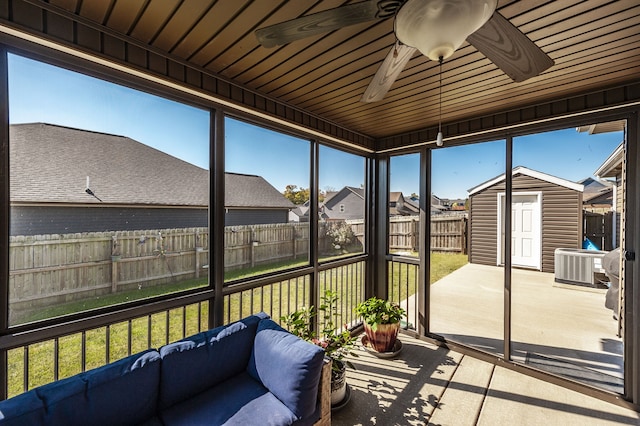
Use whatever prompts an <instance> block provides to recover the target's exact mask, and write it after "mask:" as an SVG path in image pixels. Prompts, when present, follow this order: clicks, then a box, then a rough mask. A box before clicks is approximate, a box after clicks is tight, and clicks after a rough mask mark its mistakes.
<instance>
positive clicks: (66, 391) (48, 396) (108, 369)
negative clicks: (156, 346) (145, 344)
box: [36, 350, 160, 426]
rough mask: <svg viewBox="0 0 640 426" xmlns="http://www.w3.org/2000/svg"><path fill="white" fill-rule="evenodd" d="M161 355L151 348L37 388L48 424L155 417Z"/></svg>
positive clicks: (136, 421) (110, 422) (124, 421)
mask: <svg viewBox="0 0 640 426" xmlns="http://www.w3.org/2000/svg"><path fill="white" fill-rule="evenodd" d="M159 379H160V354H159V353H158V352H157V351H155V350H148V351H145V352H142V353H140V354H136V355H132V356H130V357H127V358H124V359H121V360H119V361H116V362H113V363H110V364H107V365H105V366H103V367H99V368H96V369H94V370H90V371H87V372H86V373H81V374H78V375H76V376H72V377H69V378H67V379H63V380H60V381H57V382H53V383H50V384H48V385H44V386H41V387H39V388H37V389H36V392H37V394H38V396H39V397H40V398H41V399H42V400H43V401H44V404H45V407H46V416H45V420H46V423H47V424H60V425H62V424H64V425H66V426H67V425H68V426H71V425H86V424H88V423H90V424H92V425H114V424H131V425H135V424H139V423H142V422H145V421H147V420H148V419H150V418H153V417H154V416H155V413H156V410H157V400H158V391H159Z"/></svg>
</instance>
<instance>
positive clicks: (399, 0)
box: [255, 0, 554, 102]
mask: <svg viewBox="0 0 640 426" xmlns="http://www.w3.org/2000/svg"><path fill="white" fill-rule="evenodd" d="M497 1H498V0H367V1H362V2H358V3H351V4H348V5H344V6H340V7H337V8H334V9H328V10H325V11H322V12H318V13H314V14H311V15H306V16H303V17H301V18H297V19H293V20H290V21H285V22H282V23H279V24H275V25H271V26H269V27H265V28H261V29H258V30H257V31H256V32H255V34H256V37H257V38H258V41H259V42H260V44H261V45H262V46H264V47H274V46H278V45H282V44H286V43H290V42H292V41H295V40H300V39H302V38H305V37H309V36H313V35H317V34H322V33H325V32H328V31H333V30H337V29H340V28H342V27H345V26H348V25H354V24H358V23H361V22H367V21H371V20H383V19H388V18H391V17H394V32H395V35H396V39H397V41H396V43H395V45H394V46H393V47H392V48H391V51H390V52H389V53H388V54H387V56H386V58H385V60H384V61H383V62H382V64H381V65H380V68H379V69H378V71H377V73H376V75H375V76H374V78H373V80H372V81H371V82H370V83H369V86H368V87H367V90H366V91H365V93H364V94H363V95H362V98H361V99H360V100H361V101H362V102H374V101H379V100H381V99H383V98H384V96H385V94H386V93H387V91H388V90H389V89H390V87H391V85H392V84H393V82H394V81H395V80H396V78H397V77H398V74H400V72H401V71H402V69H403V68H404V67H405V65H406V64H407V62H408V61H409V59H411V57H412V56H413V54H414V52H415V51H416V50H419V51H420V52H421V53H422V54H423V55H425V56H427V57H428V58H429V59H431V60H434V61H439V62H440V63H441V64H442V61H443V60H444V59H447V58H448V57H450V56H451V55H452V54H453V53H454V52H455V50H456V49H458V48H459V47H460V46H461V45H462V43H464V41H465V40H466V41H468V42H469V43H470V44H471V45H472V46H473V47H475V48H476V49H478V51H480V52H481V53H483V54H484V55H485V56H486V57H487V58H489V60H491V61H492V62H493V63H494V64H495V65H496V66H497V67H498V68H500V69H501V70H502V71H503V72H504V73H505V74H507V75H508V76H509V77H511V79H512V80H514V81H516V82H521V81H524V80H527V79H529V78H531V77H534V76H536V75H538V74H540V73H541V72H543V71H544V70H546V69H548V68H549V67H551V66H552V65H553V64H554V62H553V60H552V59H551V58H550V57H549V56H548V55H547V54H546V53H544V52H543V51H542V49H540V48H539V47H538V46H536V45H535V43H533V42H532V41H531V40H530V39H529V38H528V37H527V36H526V35H525V34H524V33H522V32H521V31H520V30H519V29H518V28H517V27H515V26H514V25H513V24H511V22H509V21H508V20H507V19H506V18H505V17H504V16H502V15H501V14H500V13H499V12H497V11H496V6H497Z"/></svg>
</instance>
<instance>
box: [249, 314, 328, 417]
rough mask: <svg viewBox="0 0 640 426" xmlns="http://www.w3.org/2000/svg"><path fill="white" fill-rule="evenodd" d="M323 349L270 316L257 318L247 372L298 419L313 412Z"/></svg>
mask: <svg viewBox="0 0 640 426" xmlns="http://www.w3.org/2000/svg"><path fill="white" fill-rule="evenodd" d="M323 359H324V350H322V349H321V348H320V347H318V346H316V345H313V344H311V343H309V342H306V341H304V340H302V339H300V338H299V337H296V336H294V335H293V334H291V333H289V332H288V331H286V330H285V329H283V328H282V327H280V326H279V325H278V324H276V323H275V322H273V321H272V320H270V319H267V320H263V321H260V324H258V330H257V332H256V337H255V342H254V347H253V352H252V354H251V360H250V362H249V366H248V369H247V371H248V372H249V374H250V375H251V376H252V377H253V378H254V379H256V380H258V381H260V382H261V383H262V384H263V385H264V386H266V387H267V389H269V391H270V392H271V393H273V394H274V395H275V396H276V397H277V398H278V399H279V400H280V401H282V402H283V403H284V404H285V405H286V406H287V407H289V409H290V410H291V411H292V412H293V413H294V414H295V415H296V416H297V417H298V418H307V417H310V416H312V415H313V413H314V412H315V411H316V404H317V396H318V385H319V383H320V374H321V373H322V363H323Z"/></svg>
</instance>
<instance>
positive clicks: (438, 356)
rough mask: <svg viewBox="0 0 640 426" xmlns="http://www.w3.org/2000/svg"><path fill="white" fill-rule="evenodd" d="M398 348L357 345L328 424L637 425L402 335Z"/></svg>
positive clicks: (623, 415)
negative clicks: (391, 352) (341, 402)
mask: <svg viewBox="0 0 640 426" xmlns="http://www.w3.org/2000/svg"><path fill="white" fill-rule="evenodd" d="M400 339H401V340H402V342H403V348H402V351H401V353H400V354H399V355H398V356H397V357H396V358H395V359H380V358H378V357H375V356H373V355H371V354H370V353H369V352H367V351H365V350H364V349H362V348H361V347H360V348H359V349H360V350H359V351H358V354H359V355H360V356H359V357H358V358H352V359H351V360H352V362H353V363H354V365H355V367H356V370H348V372H347V382H348V383H349V386H350V389H351V399H350V401H349V403H348V404H347V405H346V406H344V407H343V408H341V409H340V410H336V411H334V412H333V414H332V423H331V424H332V425H336V426H342V425H345V426H346V425H384V426H387V425H425V424H429V425H443V426H444V425H452V426H464V425H491V426H495V425H545V426H549V425H562V426H570V425H580V426H583V425H587V426H588V425H598V426H602V425H640V418H639V416H638V413H637V412H635V411H632V410H629V409H625V408H622V407H619V406H617V405H613V404H610V403H607V402H603V401H601V400H599V399H597V398H593V397H589V396H586V395H584V394H581V393H578V392H574V391H571V390H568V389H565V388H562V387H559V386H557V385H553V384H550V383H547V382H544V381H542V380H538V379H535V378H532V377H529V376H526V375H523V374H520V373H518V372H515V371H512V370H509V369H506V368H504V367H500V366H496V365H493V364H491V363H487V362H484V361H480V360H478V359H476V358H473V357H470V356H466V355H462V354H460V353H457V352H454V351H451V350H448V349H445V348H442V347H437V346H435V345H433V344H430V343H427V342H424V341H422V340H419V339H416V338H414V337H411V336H409V335H405V334H403V335H401V337H400Z"/></svg>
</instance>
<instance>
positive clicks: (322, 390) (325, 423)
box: [314, 358, 331, 426]
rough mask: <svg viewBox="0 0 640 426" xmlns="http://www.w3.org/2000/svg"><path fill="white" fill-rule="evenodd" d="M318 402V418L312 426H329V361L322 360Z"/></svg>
mask: <svg viewBox="0 0 640 426" xmlns="http://www.w3.org/2000/svg"><path fill="white" fill-rule="evenodd" d="M318 402H319V403H320V418H319V419H318V421H316V422H315V423H314V426H330V425H331V360H330V359H329V358H325V359H324V364H323V365H322V373H320V384H319V385H318Z"/></svg>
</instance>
